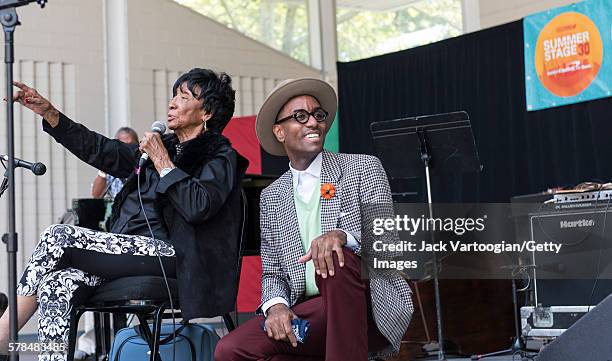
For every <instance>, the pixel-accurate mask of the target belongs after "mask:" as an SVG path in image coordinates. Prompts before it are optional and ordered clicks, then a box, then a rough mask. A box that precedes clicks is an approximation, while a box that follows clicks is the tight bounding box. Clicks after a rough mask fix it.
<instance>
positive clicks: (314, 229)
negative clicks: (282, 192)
mask: <svg viewBox="0 0 612 361" xmlns="http://www.w3.org/2000/svg"><path fill="white" fill-rule="evenodd" d="M320 188H321V181H320V180H319V181H317V184H316V185H315V187H314V190H313V192H312V195H311V196H310V199H308V200H303V199H301V198H300V196H298V195H297V193H296V192H295V189H294V192H293V194H294V196H293V200H294V202H295V210H296V213H297V218H298V223H299V225H300V239H301V240H302V247H304V253H306V252H308V250H309V249H310V243H311V242H312V240H313V239H315V238H317V237H319V236H320V235H321V233H322V232H321V195H320V194H319V189H320ZM318 294H319V288H317V284H316V283H315V269H314V264H313V263H312V260H310V261H308V262H306V297H311V296H315V295H318Z"/></svg>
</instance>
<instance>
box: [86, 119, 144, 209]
mask: <svg viewBox="0 0 612 361" xmlns="http://www.w3.org/2000/svg"><path fill="white" fill-rule="evenodd" d="M115 139H118V140H120V141H122V142H123V143H126V144H138V133H136V131H135V130H134V129H132V128H130V127H122V128H119V130H117V133H115ZM124 182H125V180H124V179H121V178H115V177H113V176H112V175H110V174H106V173H104V172H103V171H99V172H98V175H97V176H96V178H94V181H93V185H92V186H91V196H92V197H93V198H103V197H104V195H105V194H106V193H108V195H109V196H110V197H111V198H112V199H114V198H115V196H116V195H117V194H118V193H119V191H121V188H122V187H123V183H124Z"/></svg>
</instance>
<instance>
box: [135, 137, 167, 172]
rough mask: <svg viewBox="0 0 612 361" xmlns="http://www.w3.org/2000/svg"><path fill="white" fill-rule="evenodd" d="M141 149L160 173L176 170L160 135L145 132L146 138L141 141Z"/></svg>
mask: <svg viewBox="0 0 612 361" xmlns="http://www.w3.org/2000/svg"><path fill="white" fill-rule="evenodd" d="M139 149H140V151H141V152H143V153H147V154H148V155H149V159H151V161H152V162H153V164H154V165H155V168H156V169H157V171H158V172H159V171H161V170H162V169H164V168H174V164H173V163H172V161H171V160H170V156H169V155H168V151H167V150H166V147H164V142H162V140H161V136H160V135H159V133H157V132H145V133H144V137H142V139H141V140H140V144H139Z"/></svg>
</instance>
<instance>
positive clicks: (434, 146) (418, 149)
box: [370, 111, 482, 360]
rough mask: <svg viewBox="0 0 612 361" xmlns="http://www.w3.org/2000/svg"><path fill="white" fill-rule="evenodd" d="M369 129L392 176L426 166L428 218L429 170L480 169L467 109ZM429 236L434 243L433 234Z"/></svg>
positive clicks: (439, 328)
mask: <svg viewBox="0 0 612 361" xmlns="http://www.w3.org/2000/svg"><path fill="white" fill-rule="evenodd" d="M370 130H371V131H372V140H373V142H374V149H375V150H376V153H377V155H378V156H379V157H380V159H381V161H382V163H383V164H384V165H385V170H386V171H387V173H388V174H389V176H390V177H391V178H412V177H422V176H423V168H425V180H426V182H427V203H428V204H429V217H430V218H433V209H432V197H431V180H430V173H431V174H432V175H451V174H461V173H467V172H479V171H480V170H482V166H481V164H480V160H479V159H478V150H477V149H476V142H475V140H474V134H473V132H472V126H471V124H470V118H469V117H468V114H467V113H466V112H463V111H461V112H453V113H446V114H436V115H428V116H422V117H413V118H403V119H395V120H387V121H381V122H374V123H372V124H371V125H370ZM431 236H432V242H433V234H432V235H431ZM432 256H433V279H434V292H435V302H436V321H437V331H438V360H446V355H445V354H444V335H443V332H442V305H441V303H440V286H439V282H438V281H439V280H438V260H437V257H436V253H435V252H433V254H432Z"/></svg>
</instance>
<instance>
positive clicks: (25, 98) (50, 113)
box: [4, 81, 59, 128]
mask: <svg viewBox="0 0 612 361" xmlns="http://www.w3.org/2000/svg"><path fill="white" fill-rule="evenodd" d="M13 85H14V86H16V87H17V88H19V91H17V93H15V94H13V101H14V102H18V103H19V104H21V105H23V106H24V107H26V108H28V109H30V110H31V111H33V112H34V113H36V114H38V115H40V116H42V117H43V118H45V120H46V121H47V122H48V123H49V125H51V127H53V128H55V127H56V126H57V124H58V123H59V111H57V109H55V107H54V106H53V104H51V102H49V101H48V100H47V99H45V98H44V97H43V96H42V95H40V94H38V92H37V91H36V89H33V88H30V87H29V86H27V85H25V84H23V83H20V82H18V81H14V82H13ZM4 100H6V98H5V99H4Z"/></svg>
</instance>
